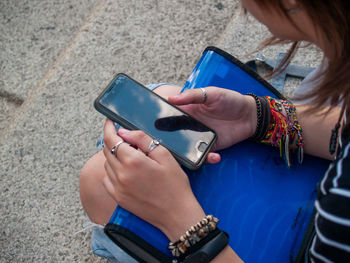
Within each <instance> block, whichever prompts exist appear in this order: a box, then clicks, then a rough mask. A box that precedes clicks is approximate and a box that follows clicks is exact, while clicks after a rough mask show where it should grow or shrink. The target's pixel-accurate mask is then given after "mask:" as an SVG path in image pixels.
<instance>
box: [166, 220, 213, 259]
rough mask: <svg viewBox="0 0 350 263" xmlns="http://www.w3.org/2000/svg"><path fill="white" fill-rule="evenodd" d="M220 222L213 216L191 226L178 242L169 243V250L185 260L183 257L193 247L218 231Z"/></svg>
mask: <svg viewBox="0 0 350 263" xmlns="http://www.w3.org/2000/svg"><path fill="white" fill-rule="evenodd" d="M218 222H219V219H217V218H216V217H213V216H212V215H207V216H206V217H204V218H203V219H202V220H201V221H199V222H198V223H197V224H195V225H194V226H191V227H190V228H189V230H187V231H186V232H185V234H183V235H182V236H181V237H180V239H179V240H178V241H176V242H174V243H173V242H170V243H169V245H168V249H169V250H170V251H171V254H172V255H173V256H174V257H176V258H183V256H184V255H185V254H186V252H187V251H188V250H189V249H190V248H191V247H192V246H194V245H196V244H197V243H199V242H200V241H201V240H203V239H204V238H205V237H207V236H208V235H209V234H210V233H211V232H213V231H214V230H216V229H217V224H218ZM173 262H176V261H173Z"/></svg>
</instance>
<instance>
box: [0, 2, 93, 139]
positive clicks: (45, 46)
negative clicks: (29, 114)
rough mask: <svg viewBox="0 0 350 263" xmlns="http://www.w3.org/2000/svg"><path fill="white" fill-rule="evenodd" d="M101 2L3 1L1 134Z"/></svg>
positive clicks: (0, 8) (0, 27) (0, 7)
mask: <svg viewBox="0 0 350 263" xmlns="http://www.w3.org/2000/svg"><path fill="white" fill-rule="evenodd" d="M98 2H99V1H98V0H79V1H74V2H67V1H55V2H52V1H41V0H33V1H27V0H20V1H10V0H5V1H1V3H0V46H1V52H0V70H1V74H0V116H1V118H0V134H2V133H4V132H5V129H6V127H7V126H8V125H9V124H10V120H11V118H13V117H14V116H15V112H16V110H17V109H18V108H19V106H20V105H21V104H22V103H23V102H24V101H25V100H26V99H27V98H28V96H29V95H30V94H31V92H32V91H33V90H35V88H36V87H37V86H38V85H39V83H40V81H41V79H42V78H44V77H45V74H46V72H48V71H49V69H50V68H52V67H53V65H54V64H55V61H57V59H58V57H59V55H60V53H62V50H64V48H65V46H66V45H67V44H68V43H69V41H70V39H72V38H73V37H74V34H75V33H76V31H77V30H78V29H79V28H80V27H81V26H82V24H83V23H84V21H85V20H86V19H87V17H88V16H89V14H90V13H91V12H93V9H94V8H95V6H96V5H97V4H98ZM0 136H1V135H0Z"/></svg>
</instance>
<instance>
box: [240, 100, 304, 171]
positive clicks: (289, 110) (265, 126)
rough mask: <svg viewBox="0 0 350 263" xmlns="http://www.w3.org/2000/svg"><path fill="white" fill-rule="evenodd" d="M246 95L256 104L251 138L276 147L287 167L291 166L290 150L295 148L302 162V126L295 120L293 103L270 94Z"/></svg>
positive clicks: (299, 160)
mask: <svg viewBox="0 0 350 263" xmlns="http://www.w3.org/2000/svg"><path fill="white" fill-rule="evenodd" d="M247 95H250V96H253V97H254V98H255V101H256V104H257V117H258V120H257V129H256V132H255V134H254V135H253V136H252V138H251V139H253V140H255V141H260V142H262V143H265V144H270V145H272V146H275V147H278V148H279V149H280V156H281V157H282V158H283V159H284V160H285V162H286V164H287V166H288V167H290V166H291V158H290V156H291V155H290V152H291V150H294V149H297V157H298V158H297V159H298V162H299V163H302V162H303V158H304V149H303V146H304V143H303V137H302V128H301V126H300V124H299V122H298V120H297V117H296V109H295V106H294V104H293V103H292V102H290V101H288V100H278V99H274V98H272V97H270V96H266V97H257V96H256V95H254V94H247ZM283 110H284V111H285V112H286V115H287V116H286V115H285V114H284V113H283ZM262 112H263V113H264V114H262ZM264 116H265V117H264Z"/></svg>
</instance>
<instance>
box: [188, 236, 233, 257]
mask: <svg viewBox="0 0 350 263" xmlns="http://www.w3.org/2000/svg"><path fill="white" fill-rule="evenodd" d="M228 241H229V236H228V234H227V233H226V232H225V231H220V233H219V234H218V235H217V236H215V237H214V238H213V239H211V240H210V241H209V242H208V243H206V244H205V245H204V246H203V247H201V248H200V249H198V250H197V251H195V252H194V253H192V254H190V255H188V256H187V257H186V258H185V259H184V260H183V261H182V262H183V263H209V262H210V261H211V260H212V259H213V258H215V257H216V256H217V255H218V254H219V253H220V252H221V251H222V250H223V249H224V248H225V247H226V246H227V244H228Z"/></svg>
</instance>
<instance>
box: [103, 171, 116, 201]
mask: <svg viewBox="0 0 350 263" xmlns="http://www.w3.org/2000/svg"><path fill="white" fill-rule="evenodd" d="M102 184H103V186H104V187H105V189H106V191H107V193H108V194H109V195H110V196H111V197H112V198H113V199H114V200H115V194H116V193H117V191H116V189H115V187H114V184H113V182H112V181H111V179H110V177H109V176H108V175H106V176H104V177H103V180H102Z"/></svg>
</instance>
